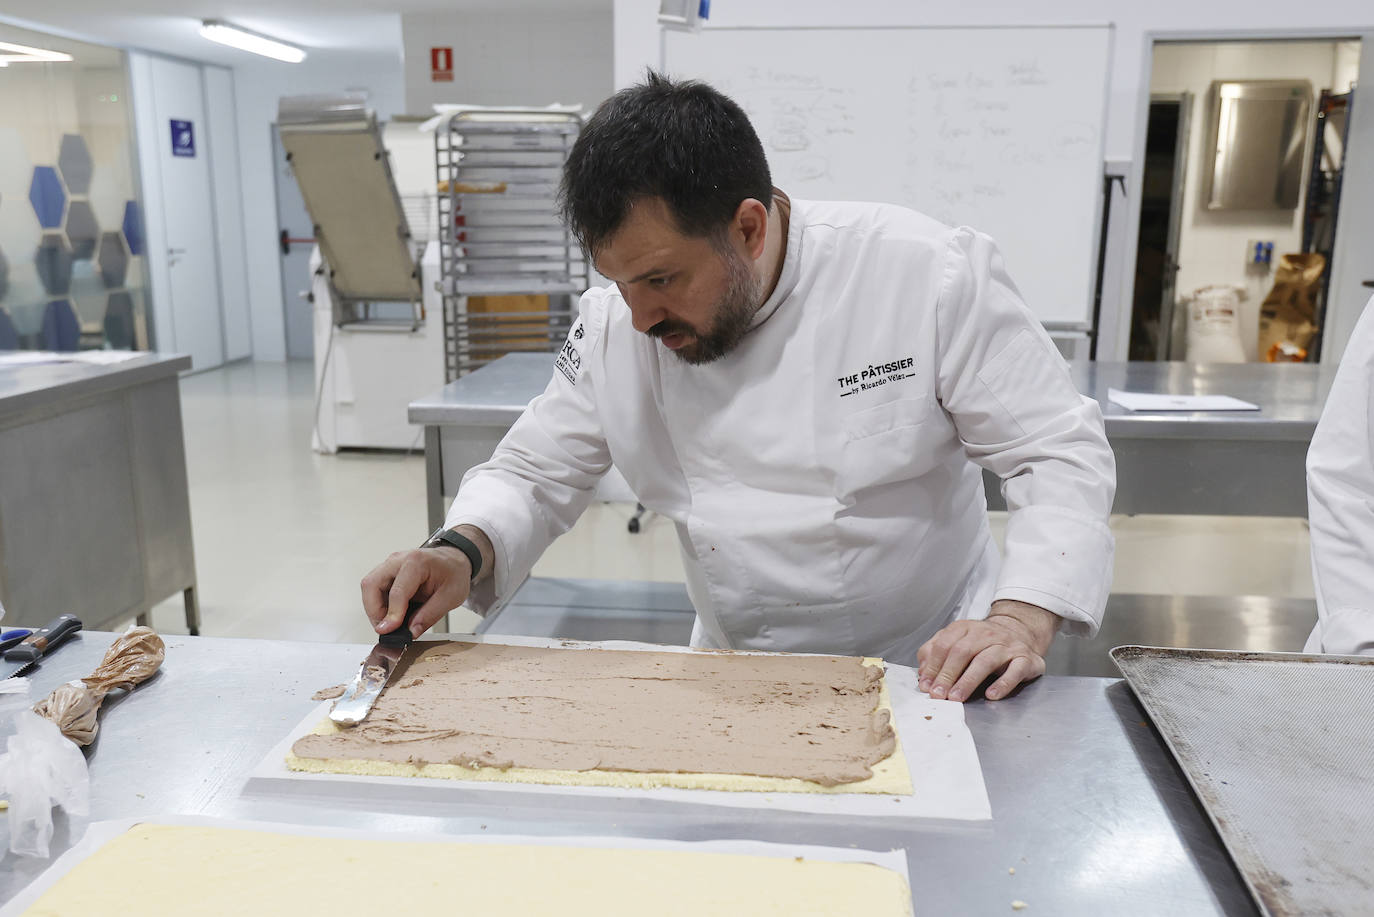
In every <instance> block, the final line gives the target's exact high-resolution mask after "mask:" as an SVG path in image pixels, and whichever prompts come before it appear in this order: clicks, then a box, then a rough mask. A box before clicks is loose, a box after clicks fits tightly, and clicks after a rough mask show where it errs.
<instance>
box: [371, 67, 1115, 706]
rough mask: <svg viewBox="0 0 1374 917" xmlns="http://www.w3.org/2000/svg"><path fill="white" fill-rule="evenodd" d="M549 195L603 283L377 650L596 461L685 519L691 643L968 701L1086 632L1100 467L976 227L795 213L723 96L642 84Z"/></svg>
mask: <svg viewBox="0 0 1374 917" xmlns="http://www.w3.org/2000/svg"><path fill="white" fill-rule="evenodd" d="M562 204H563V211H564V216H565V218H566V219H567V220H568V222H569V225H570V226H571V227H572V228H573V230H574V231H575V233H576V234H577V236H578V238H579V240H580V241H581V242H582V244H583V247H584V249H585V250H586V252H587V254H588V256H589V257H590V258H592V259H593V261H594V263H595V265H596V267H597V270H598V271H599V272H600V273H601V274H603V275H604V276H605V277H607V278H608V279H609V280H611V281H612V284H611V285H610V286H607V287H605V288H597V289H592V290H589V291H588V292H587V293H586V294H585V295H584V296H583V297H582V299H581V303H580V316H579V318H578V319H577V321H576V323H575V324H574V325H573V328H572V331H571V333H570V334H569V335H568V339H567V342H566V343H565V344H564V346H563V349H562V351H561V352H560V353H559V354H558V356H557V358H556V361H555V366H554V372H553V376H552V379H551V381H550V382H549V385H548V388H547V389H546V390H545V392H544V393H543V394H542V395H541V396H539V397H538V398H536V399H535V400H534V401H533V402H531V404H530V406H529V408H528V410H526V411H525V413H524V415H523V416H522V417H521V418H520V420H519V421H518V422H517V423H516V424H515V426H514V427H512V428H511V431H510V433H509V434H508V435H507V436H506V438H505V439H504V440H503V441H502V443H501V445H500V447H499V448H498V449H497V451H496V454H495V455H493V456H492V458H491V460H490V461H489V462H487V463H486V464H484V465H480V466H478V467H476V468H474V469H472V470H471V471H470V472H469V473H468V474H467V476H466V477H465V478H464V480H463V483H462V486H461V488H460V490H459V493H458V497H457V499H456V500H455V501H454V503H453V507H452V508H451V509H450V510H449V513H448V517H447V519H446V522H445V528H444V529H441V530H440V531H439V532H437V533H436V534H435V537H433V538H432V539H431V541H430V543H429V545H427V546H426V547H424V548H421V549H418V550H414V551H408V552H402V553H398V554H393V555H392V556H391V557H390V558H388V559H387V560H386V561H385V562H383V563H382V564H381V565H380V566H378V567H377V568H376V569H375V570H373V571H372V572H371V573H370V574H368V576H367V577H366V578H365V579H364V580H363V582H362V591H363V604H364V608H365V610H366V612H367V614H368V617H369V618H370V619H371V620H372V622H373V624H374V625H375V627H376V629H377V631H378V632H380V633H385V632H388V631H390V630H392V629H394V628H395V627H397V626H398V625H399V624H400V622H401V621H402V619H403V616H404V614H405V611H406V609H407V605H408V603H409V602H410V601H411V600H412V599H414V600H416V601H423V605H422V606H421V607H420V608H419V610H418V611H417V612H416V614H415V616H414V618H413V620H412V624H411V629H412V631H414V632H415V633H416V634H419V633H421V632H423V631H424V630H425V629H426V628H428V627H430V626H431V625H433V624H434V623H435V622H436V621H437V620H439V618H440V617H442V616H443V615H444V613H445V612H447V611H449V610H450V609H452V608H454V607H456V606H457V605H459V604H460V603H464V602H465V603H466V604H467V605H468V607H470V608H473V609H475V610H476V611H478V612H479V613H483V614H485V613H486V612H487V611H488V610H490V609H491V608H492V607H493V606H495V605H497V604H498V603H500V602H502V601H503V600H505V599H506V598H508V597H509V595H510V592H511V590H513V589H515V588H516V587H518V586H519V584H520V583H521V582H522V581H523V579H524V578H525V576H526V575H527V574H528V572H529V570H530V568H531V566H532V565H533V564H534V562H535V560H536V559H537V558H538V557H539V556H540V554H541V553H542V552H543V551H544V549H545V548H547V547H548V545H549V544H550V543H551V542H552V541H553V540H554V539H555V538H556V537H558V536H559V535H560V534H562V533H563V532H565V531H567V530H568V529H569V528H570V527H571V526H572V525H573V523H574V522H575V521H576V520H577V518H578V516H579V515H580V514H581V513H582V511H583V509H585V508H586V506H587V504H588V502H589V501H590V500H591V498H592V491H593V489H594V488H595V486H596V484H597V481H598V480H599V479H600V478H601V476H602V475H603V474H605V473H606V471H607V469H608V468H610V466H611V464H612V463H614V464H615V466H616V467H617V468H618V469H620V471H621V472H622V473H623V474H624V476H625V479H626V480H627V481H628V482H629V484H630V486H631V488H633V490H634V492H635V494H636V495H637V496H638V498H639V501H640V502H641V503H643V504H644V506H645V507H646V508H648V509H650V510H652V511H654V512H656V513H659V514H661V515H663V516H665V517H667V518H668V519H671V520H672V521H673V522H674V524H675V525H676V527H677V532H678V538H679V542H680V546H681V551H682V558H683V564H684V567H685V569H686V579H687V591H688V594H689V595H690V596H691V599H692V603H693V606H694V607H695V608H696V612H697V621H696V626H695V628H694V630H693V634H692V642H693V644H694V645H697V646H708V647H729V648H747V649H763V650H786V651H795V652H808V653H837V654H850V655H871V656H882V657H884V658H886V659H888V660H890V661H892V662H896V663H901V664H908V665H914V664H917V663H918V662H919V666H920V686H921V689H922V690H923V691H928V692H930V693H931V695H932V696H934V697H937V698H948V699H951V700H957V701H963V700H966V699H968V698H969V697H971V696H973V694H974V693H975V690H976V689H977V688H978V687H979V685H983V684H985V683H987V682H988V681H989V679H994V678H995V680H993V681H992V682H991V683H990V684H987V686H986V696H987V697H988V698H991V699H998V698H1002V697H1005V696H1006V695H1007V694H1008V692H1010V691H1011V690H1012V689H1013V688H1014V687H1015V686H1016V685H1017V684H1019V683H1021V682H1023V681H1027V680H1029V679H1033V678H1035V677H1037V676H1039V675H1040V674H1042V673H1043V672H1044V667H1045V663H1044V656H1045V653H1046V652H1047V650H1048V649H1049V646H1050V642H1051V641H1052V640H1053V638H1054V636H1055V634H1056V633H1057V632H1059V631H1066V632H1068V633H1071V634H1081V635H1091V634H1093V633H1095V632H1096V631H1097V628H1098V625H1099V623H1100V621H1101V617H1102V611H1103V606H1104V605H1105V603H1106V597H1107V591H1108V584H1109V580H1110V571H1111V566H1112V547H1113V542H1112V536H1111V533H1110V531H1109V530H1108V527H1107V517H1108V513H1109V511H1110V509H1111V504H1112V495H1113V492H1114V490H1115V464H1114V461H1113V457H1112V452H1111V449H1110V447H1109V446H1108V444H1107V440H1106V436H1105V434H1104V431H1103V425H1102V417H1101V412H1100V410H1099V408H1098V405H1097V403H1096V402H1095V401H1094V400H1092V399H1089V398H1085V397H1082V396H1081V395H1079V393H1078V392H1077V390H1076V389H1075V388H1074V385H1073V382H1072V381H1071V379H1070V377H1069V371H1068V368H1067V366H1066V365H1065V363H1064V361H1063V359H1062V358H1061V357H1060V356H1059V353H1058V351H1057V350H1056V349H1055V347H1054V345H1053V343H1052V342H1051V341H1050V339H1049V337H1048V336H1047V335H1046V333H1045V331H1044V330H1043V329H1042V327H1041V326H1040V323H1039V322H1038V321H1037V320H1036V318H1035V316H1034V315H1033V314H1032V313H1031V312H1030V310H1029V309H1028V308H1027V307H1026V305H1025V304H1024V303H1023V302H1022V300H1021V297H1020V295H1019V294H1018V293H1017V291H1016V288H1015V286H1014V285H1013V283H1012V280H1011V278H1010V277H1008V276H1007V274H1006V270H1005V267H1004V265H1003V263H1002V257H1001V255H1000V254H999V252H998V250H997V247H996V245H995V244H994V243H993V241H992V240H991V239H990V238H988V237H987V236H984V235H980V234H979V233H977V232H975V231H973V230H972V229H968V228H958V229H954V228H950V227H948V226H944V225H941V224H940V223H937V222H936V221H934V220H932V219H929V218H927V217H925V216H922V215H921V214H919V213H915V212H912V211H910V210H906V209H903V208H900V207H893V206H886V205H880V204H858V203H836V202H817V201H801V200H791V199H789V198H788V197H787V195H786V194H784V193H782V192H781V191H779V190H777V189H775V188H774V187H773V186H772V183H771V179H770V175H769V171H768V165H767V162H766V160H765V157H764V153H763V149H762V146H761V145H760V143H759V140H758V138H757V136H756V135H755V133H754V130H753V128H752V127H751V126H750V124H749V121H748V119H747V118H746V116H745V115H744V113H743V112H742V111H741V110H740V109H739V107H738V106H737V105H735V104H734V103H733V102H732V101H730V100H729V99H728V98H726V97H725V96H723V95H721V94H720V93H718V92H716V91H715V90H713V89H711V88H710V87H708V86H706V85H704V84H700V83H687V82H672V81H669V80H667V79H665V78H663V77H660V76H658V75H656V74H652V73H651V74H650V75H649V77H648V79H647V81H646V82H645V83H644V84H642V85H639V86H635V87H632V88H630V89H627V90H624V91H622V92H620V93H617V94H616V95H615V96H614V97H613V98H611V99H609V100H608V101H607V102H606V103H605V104H603V105H602V106H601V107H600V108H599V109H598V110H597V112H596V113H595V114H594V115H593V117H592V118H591V119H590V121H589V122H588V124H587V125H586V128H585V129H584V130H583V132H582V133H581V135H580V136H579V137H578V140H577V142H576V145H575V147H574V149H573V151H572V153H571V156H570V158H569V161H568V164H567V166H566V168H565V171H564V178H563V193H562ZM1047 245H1052V243H1049V242H1047ZM982 468H988V469H990V470H991V471H993V472H994V473H995V474H997V475H998V477H1000V478H1001V479H1002V489H1003V493H1004V494H1005V497H1006V501H1007V506H1008V508H1009V510H1010V515H1009V518H1008V521H1007V531H1006V552H1005V556H999V553H998V550H997V547H996V545H995V544H994V542H993V540H992V537H991V535H990V533H989V529H988V521H987V508H986V502H985V499H984V495H983V483H982V477H981V469H982ZM474 570H475V575H474Z"/></svg>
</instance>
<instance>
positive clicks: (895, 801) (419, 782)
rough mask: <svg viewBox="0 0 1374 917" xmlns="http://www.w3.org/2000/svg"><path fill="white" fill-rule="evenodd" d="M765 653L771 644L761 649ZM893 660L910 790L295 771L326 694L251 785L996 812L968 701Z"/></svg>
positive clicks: (960, 817) (427, 796)
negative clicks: (763, 789)
mask: <svg viewBox="0 0 1374 917" xmlns="http://www.w3.org/2000/svg"><path fill="white" fill-rule="evenodd" d="M447 639H452V640H460V641H466V642H471V643H504V644H509V645H513V646H540V647H559V648H562V649H571V650H577V649H604V650H639V651H648V652H669V653H690V652H695V651H694V650H692V649H691V648H689V647H685V646H659V645H656V644H649V643H630V642H624V641H610V642H602V643H586V642H581V641H574V640H560V639H549V638H544V637H513V636H501V637H489V636H485V635H452V636H451V637H449V638H447ZM758 655H763V654H758ZM886 666H887V676H886V678H887V686H888V693H889V695H890V696H891V698H892V714H893V717H892V718H893V725H894V728H895V729H896V731H897V737H898V740H899V741H900V742H901V745H902V750H903V752H904V753H905V755H906V761H907V766H908V767H909V768H910V770H911V784H912V786H913V787H914V788H915V792H913V793H912V794H911V795H910V796H895V795H890V794H881V793H771V792H770V793H758V792H729V791H725V790H684V789H676V788H670V787H664V788H655V789H635V788H630V787H607V786H553V785H548V784H541V783H498V782H495V781H489V780H446V779H437V778H433V777H376V776H360V775H356V774H315V773H306V772H302V771H293V770H291V769H289V768H288V767H287V766H286V755H287V753H288V752H289V751H290V750H291V746H292V745H293V744H295V742H296V740H297V739H299V738H300V737H301V736H303V735H306V734H307V733H309V732H310V731H311V730H312V729H314V728H315V727H316V726H317V725H318V724H319V723H320V721H321V720H323V719H325V718H326V717H327V716H328V715H329V710H330V708H331V706H332V705H333V701H326V702H325V703H323V704H321V705H320V706H319V707H317V708H316V709H315V710H313V711H312V712H311V713H310V714H309V715H308V716H307V717H306V718H305V719H304V720H302V721H301V722H300V723H299V724H298V725H297V726H296V727H295V728H294V729H292V730H291V732H290V733H289V734H288V735H287V736H286V738H284V739H283V740H282V741H281V742H280V743H279V744H278V745H277V746H276V747H275V748H273V749H272V750H271V751H269V752H268V753H267V757H266V758H264V759H263V761H262V762H261V763H260V764H259V765H258V767H257V768H256V769H255V770H254V771H253V774H252V777H251V778H250V780H249V781H248V784H247V787H246V791H248V792H253V793H274V794H276V793H285V794H289V795H292V796H298V795H300V794H303V793H311V794H315V795H319V796H323V797H328V798H332V799H338V800H341V801H343V800H353V801H356V800H358V799H365V800H368V801H372V802H385V801H387V800H409V801H413V802H425V803H437V802H440V801H450V802H465V803H470V802H472V801H474V800H473V794H474V793H485V792H491V793H516V794H523V795H527V796H528V795H531V794H533V795H536V796H538V797H542V798H545V799H547V798H549V797H551V796H558V797H562V799H563V802H564V804H569V803H571V802H573V801H574V800H583V801H584V803H586V804H595V803H596V802H597V801H602V802H604V801H607V800H628V799H633V800H636V801H637V802H638V803H651V804H652V803H658V804H664V805H669V806H672V807H681V806H683V805H689V806H727V807H731V808H736V809H755V810H765V811H778V812H808V813H820V814H830V815H845V816H852V817H862V818H881V819H884V820H887V819H893V818H907V819H911V818H940V819H952V820H957V821H990V820H991V819H992V807H991V805H990V803H989V802H988V793H987V788H986V787H985V785H984V783H983V769H982V766H981V765H980V763H979V761H978V750H977V748H976V747H975V746H974V743H973V734H972V733H970V732H969V730H968V726H967V725H965V723H964V707H963V705H962V704H957V703H954V702H953V701H944V700H933V699H932V698H931V697H930V696H929V695H926V694H923V693H921V692H920V691H919V690H918V689H917V687H916V670H915V669H912V668H909V667H907V666H901V665H893V664H892V663H886Z"/></svg>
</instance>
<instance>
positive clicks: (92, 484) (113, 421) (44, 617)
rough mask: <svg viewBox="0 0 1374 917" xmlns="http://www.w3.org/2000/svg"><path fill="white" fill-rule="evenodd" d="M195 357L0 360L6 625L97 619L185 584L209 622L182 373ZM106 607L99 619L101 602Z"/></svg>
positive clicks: (114, 616)
mask: <svg viewBox="0 0 1374 917" xmlns="http://www.w3.org/2000/svg"><path fill="white" fill-rule="evenodd" d="M190 367H191V358H190V357H186V356H180V355H175V354H166V355H164V354H148V355H146V356H141V357H136V358H134V359H132V360H128V361H125V362H122V363H116V364H112V365H108V366H97V365H91V364H84V363H42V364H31V365H19V366H6V365H0V469H3V472H0V601H3V602H4V604H5V609H6V611H7V613H8V614H7V617H6V619H5V623H6V624H29V625H33V624H41V623H43V622H46V621H48V620H50V619H52V618H53V617H55V616H56V615H58V614H60V613H62V612H72V613H75V614H76V615H78V616H80V617H83V618H84V619H85V621H86V623H87V625H89V626H92V627H99V626H101V625H102V624H110V623H114V622H116V621H120V620H123V619H127V618H130V617H139V618H146V617H147V615H148V612H149V610H150V609H151V608H152V607H153V605H155V604H157V603H158V602H160V601H162V600H163V599H165V598H167V597H168V596H172V595H175V594H176V593H178V592H180V593H182V595H183V598H184V601H185V606H186V624H187V627H188V628H189V629H190V631H191V632H192V633H196V632H197V631H198V629H199V627H200V610H199V605H198V602H197V599H196V568H195V555H194V552H193V550H192V547H191V504H190V498H189V496H188V494H187V482H186V447H185V442H184V440H183V438H182V427H181V390H180V388H179V386H178V383H177V373H178V372H180V371H181V370H184V369H190ZM97 608H98V609H101V611H102V612H103V614H102V616H101V617H99V618H93V617H92V615H93V612H92V609H97Z"/></svg>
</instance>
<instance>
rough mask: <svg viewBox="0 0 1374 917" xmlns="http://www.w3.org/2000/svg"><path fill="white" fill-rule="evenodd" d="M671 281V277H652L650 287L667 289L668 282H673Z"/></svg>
mask: <svg viewBox="0 0 1374 917" xmlns="http://www.w3.org/2000/svg"><path fill="white" fill-rule="evenodd" d="M671 279H672V278H671V277H650V278H649V286H651V287H666V286H667V285H668V281H669V280H671Z"/></svg>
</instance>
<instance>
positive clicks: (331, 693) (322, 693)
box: [310, 685, 345, 700]
mask: <svg viewBox="0 0 1374 917" xmlns="http://www.w3.org/2000/svg"><path fill="white" fill-rule="evenodd" d="M344 687H345V686H344V685H334V686H332V687H329V688H321V689H320V690H318V691H316V692H315V693H314V694H312V695H310V699H311V700H332V699H334V698H336V697H342V696H343V693H344Z"/></svg>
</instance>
